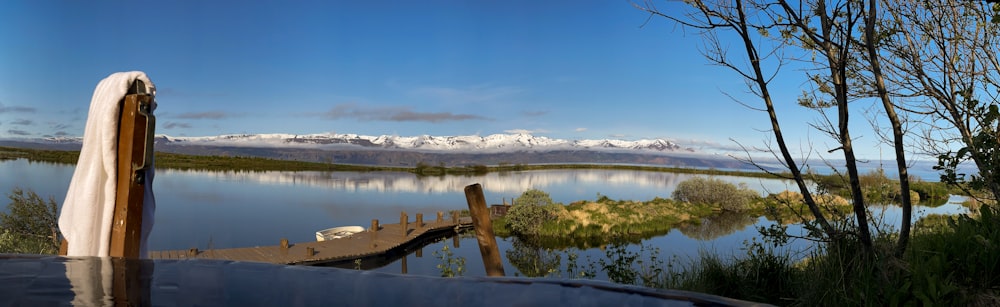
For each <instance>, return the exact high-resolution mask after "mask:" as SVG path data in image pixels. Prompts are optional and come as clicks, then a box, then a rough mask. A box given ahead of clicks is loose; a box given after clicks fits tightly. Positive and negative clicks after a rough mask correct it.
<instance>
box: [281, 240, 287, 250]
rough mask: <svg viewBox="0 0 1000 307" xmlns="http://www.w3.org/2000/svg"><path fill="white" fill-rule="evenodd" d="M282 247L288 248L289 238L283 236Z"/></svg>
mask: <svg viewBox="0 0 1000 307" xmlns="http://www.w3.org/2000/svg"><path fill="white" fill-rule="evenodd" d="M281 249H288V239H287V238H281Z"/></svg>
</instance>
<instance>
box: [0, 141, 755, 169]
mask: <svg viewBox="0 0 1000 307" xmlns="http://www.w3.org/2000/svg"><path fill="white" fill-rule="evenodd" d="M81 141H82V140H81V138H65V137H63V138H46V139H30V140H29V139H20V140H15V141H11V140H8V141H2V140H0V146H14V147H29V148H43V149H62V150H73V149H77V150H78V149H79V148H80V143H81ZM155 144H156V150H157V151H162V152H172V153H181V154H190V155H213V156H253V157H265V158H272V159H282V160H296V161H311V162H327V163H343V164H363V165H388V166H414V165H416V164H417V163H421V162H422V163H427V164H431V165H437V164H442V163H443V164H445V165H448V166H461V165H473V164H484V165H497V164H502V163H508V164H542V163H594V164H640V165H659V166H674V167H689V168H718V169H749V168H748V166H747V165H745V164H744V163H742V162H740V161H736V160H734V159H732V158H730V157H726V156H718V155H713V154H708V153H699V152H696V151H694V150H692V149H689V148H683V147H681V146H680V145H678V144H676V143H674V142H671V141H668V140H664V139H652V140H636V141H625V140H612V139H604V140H562V139H552V138H548V137H544V136H534V135H530V134H494V135H489V136H429V135H423V136H389V135H382V136H366V135H357V134H332V133H328V134H307V135H295V134H231V135H219V136H204V137H174V136H168V135H157V136H156V139H155Z"/></svg>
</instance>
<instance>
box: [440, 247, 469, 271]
mask: <svg viewBox="0 0 1000 307" xmlns="http://www.w3.org/2000/svg"><path fill="white" fill-rule="evenodd" d="M434 257H435V258H437V259H438V260H440V261H441V263H440V264H438V265H437V268H438V270H441V277H455V276H462V275H464V274H465V257H455V253H454V252H452V251H451V250H450V249H448V245H445V246H444V247H442V248H441V250H440V251H434Z"/></svg>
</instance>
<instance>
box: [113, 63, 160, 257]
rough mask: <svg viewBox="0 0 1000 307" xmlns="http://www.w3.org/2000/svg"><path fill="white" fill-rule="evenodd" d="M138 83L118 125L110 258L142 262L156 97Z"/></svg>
mask: <svg viewBox="0 0 1000 307" xmlns="http://www.w3.org/2000/svg"><path fill="white" fill-rule="evenodd" d="M145 91H146V86H145V84H143V82H142V81H138V80H137V81H136V82H135V84H133V85H132V88H131V89H130V90H129V94H128V95H125V99H123V100H122V102H121V116H120V118H119V123H118V165H117V166H118V173H117V177H118V182H117V186H118V191H117V195H116V198H115V209H114V216H113V218H112V224H111V225H112V226H111V234H110V236H111V242H110V243H111V249H110V252H109V256H111V257H123V258H133V259H134V258H139V245H140V242H139V241H140V240H141V232H142V207H143V197H144V195H143V194H144V193H145V190H144V184H145V179H146V178H145V175H146V169H147V168H148V167H149V166H150V164H152V162H153V161H152V157H153V144H152V143H153V139H152V137H153V135H154V134H153V133H154V131H153V129H154V127H155V123H156V117H154V116H153V114H152V103H153V96H152V95H149V94H147V93H145Z"/></svg>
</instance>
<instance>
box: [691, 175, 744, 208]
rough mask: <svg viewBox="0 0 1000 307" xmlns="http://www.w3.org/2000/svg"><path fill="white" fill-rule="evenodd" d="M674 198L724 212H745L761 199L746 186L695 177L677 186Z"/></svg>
mask: <svg viewBox="0 0 1000 307" xmlns="http://www.w3.org/2000/svg"><path fill="white" fill-rule="evenodd" d="M673 198H674V199H676V200H679V201H683V202H689V203H696V204H705V205H711V206H712V207H714V208H719V210H722V211H743V210H746V209H747V205H748V204H750V202H751V201H753V200H755V199H757V198H760V196H759V195H757V192H756V191H753V190H750V189H749V188H747V187H746V186H739V187H737V186H735V185H733V184H732V183H728V182H725V181H722V179H717V178H703V177H695V178H691V179H688V180H685V181H683V182H681V183H680V184H678V185H677V188H676V189H675V190H674V194H673Z"/></svg>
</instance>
